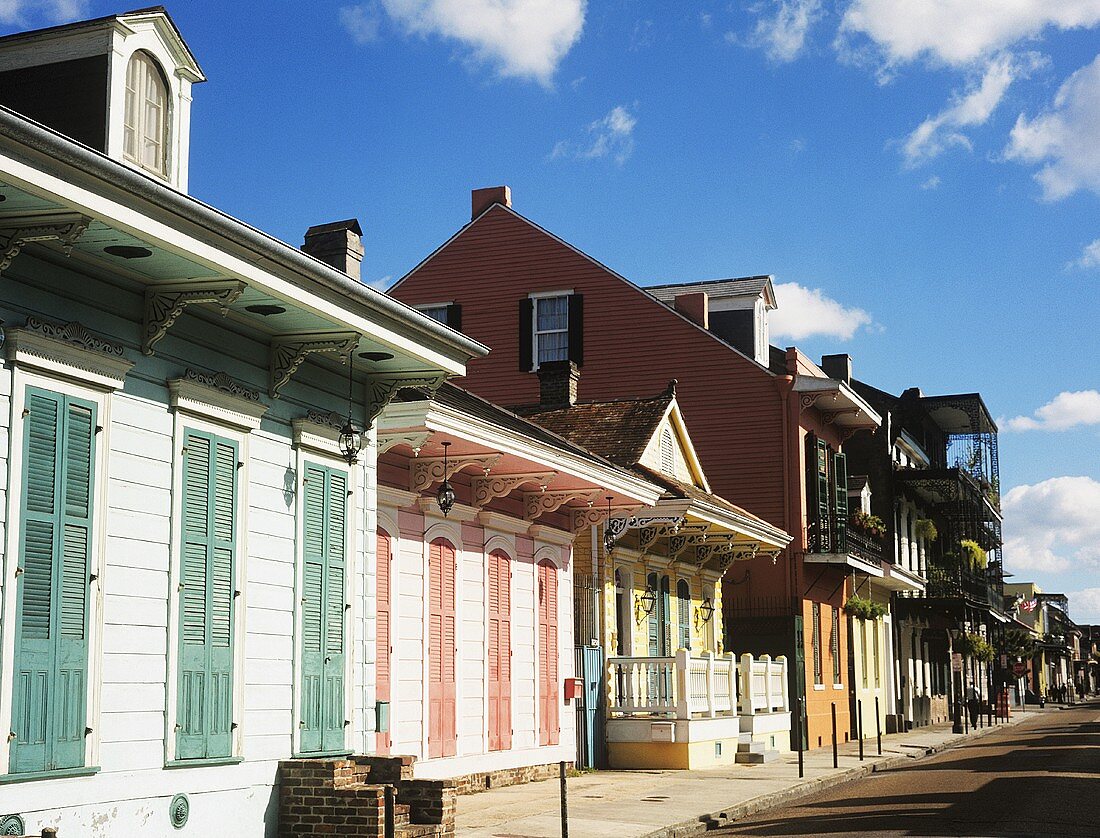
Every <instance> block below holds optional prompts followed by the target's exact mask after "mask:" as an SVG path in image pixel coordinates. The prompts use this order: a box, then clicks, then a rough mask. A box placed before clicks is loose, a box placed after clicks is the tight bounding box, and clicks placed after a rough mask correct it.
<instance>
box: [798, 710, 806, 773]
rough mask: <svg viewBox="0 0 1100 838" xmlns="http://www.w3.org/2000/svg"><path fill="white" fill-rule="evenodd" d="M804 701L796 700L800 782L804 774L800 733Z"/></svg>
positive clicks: (802, 727)
mask: <svg viewBox="0 0 1100 838" xmlns="http://www.w3.org/2000/svg"><path fill="white" fill-rule="evenodd" d="M804 701H805V699H804V698H799V699H798V778H799V779H800V780H801V779H802V776H803V773H804V766H803V756H802V748H803V744H804V743H803V739H802V732H803V730H804V726H803V725H804V723H803V718H804V716H805V711H804V709H803V708H804V706H805V705H804V704H803V702H804Z"/></svg>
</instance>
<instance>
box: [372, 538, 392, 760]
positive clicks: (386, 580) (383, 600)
mask: <svg viewBox="0 0 1100 838" xmlns="http://www.w3.org/2000/svg"><path fill="white" fill-rule="evenodd" d="M390 546H391V542H390V535H389V533H387V532H386V531H385V530H379V531H378V548H377V556H378V590H377V593H376V600H377V603H378V609H377V610H378V627H377V630H376V633H375V673H376V675H375V677H376V680H377V685H376V688H375V689H376V694H377V700H378V701H389V700H390V681H391V678H392V672H391V668H390V666H391V665H390V653H391V652H392V648H391V646H392V644H393V640H392V638H391V635H390V631H391V629H390V626H391V619H390V572H391V570H392V566H391V564H390V560H391V556H392V552H391V549H390ZM390 743H391V739H390V733H389V731H386V732H385V733H379V734H378V736H377V737H376V739H375V749H376V750H377V751H378V753H380V754H388V753H389V752H390Z"/></svg>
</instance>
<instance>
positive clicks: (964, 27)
mask: <svg viewBox="0 0 1100 838" xmlns="http://www.w3.org/2000/svg"><path fill="white" fill-rule="evenodd" d="M1098 23H1100V0H853V2H852V3H851V4H850V5H849V6H848V7H847V9H845V11H844V16H843V18H842V19H841V22H840V31H839V34H838V36H837V47H838V49H840V51H841V53H842V55H848V56H850V57H856V58H858V57H860V54H861V52H864V53H865V50H864V49H863V47H865V46H866V44H867V43H868V42H869V43H870V45H871V51H872V53H873V54H875V55H876V57H877V58H879V59H881V60H882V61H883V62H884V63H885V64H886V66H887V67H892V66H897V65H901V64H906V63H909V62H912V61H916V60H917V59H920V58H926V59H930V60H932V61H933V62H935V63H939V64H947V65H950V66H954V67H964V66H968V65H970V64H972V63H973V62H975V61H978V60H980V59H983V58H986V57H988V56H991V55H993V54H995V53H997V52H1000V51H1001V50H1003V49H1006V48H1007V47H1010V46H1012V45H1013V44H1015V43H1017V42H1019V41H1021V40H1024V39H1031V38H1036V37H1038V36H1039V35H1040V34H1042V32H1043V31H1044V30H1045V29H1047V28H1055V29H1063V30H1064V29H1075V28H1089V27H1093V26H1096V25H1097V24H1098ZM864 39H866V40H864ZM864 57H866V56H864Z"/></svg>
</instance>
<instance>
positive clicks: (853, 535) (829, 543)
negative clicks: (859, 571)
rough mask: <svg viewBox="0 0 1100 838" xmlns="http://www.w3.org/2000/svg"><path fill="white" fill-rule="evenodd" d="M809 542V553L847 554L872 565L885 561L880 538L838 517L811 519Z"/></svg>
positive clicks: (808, 534) (808, 533) (808, 532)
mask: <svg viewBox="0 0 1100 838" xmlns="http://www.w3.org/2000/svg"><path fill="white" fill-rule="evenodd" d="M807 540H808V550H807V552H809V553H818V554H828V553H832V554H847V555H850V556H856V557H858V558H860V559H862V560H863V561H865V562H869V563H872V564H874V563H877V562H881V561H882V559H883V549H882V538H881V537H880V536H878V535H874V534H871V533H869V532H866V531H863V530H858V529H856V528H855V527H853V526H852V525H851V523H850V522H849V521H847V520H846V519H843V518H840V517H838V516H837V515H829V516H827V517H824V518H814V519H811V520H810V525H809V528H808V531H807Z"/></svg>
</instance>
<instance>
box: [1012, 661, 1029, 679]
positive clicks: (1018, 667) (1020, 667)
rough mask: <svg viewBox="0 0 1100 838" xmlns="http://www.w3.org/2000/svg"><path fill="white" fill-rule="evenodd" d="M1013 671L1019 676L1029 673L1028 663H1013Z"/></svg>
mask: <svg viewBox="0 0 1100 838" xmlns="http://www.w3.org/2000/svg"><path fill="white" fill-rule="evenodd" d="M1012 672H1013V674H1014V675H1015V676H1016V677H1017V678H1023V677H1024V676H1025V675H1026V674H1027V664H1026V663H1024V662H1023V661H1019V662H1018V663H1014V664H1012Z"/></svg>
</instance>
